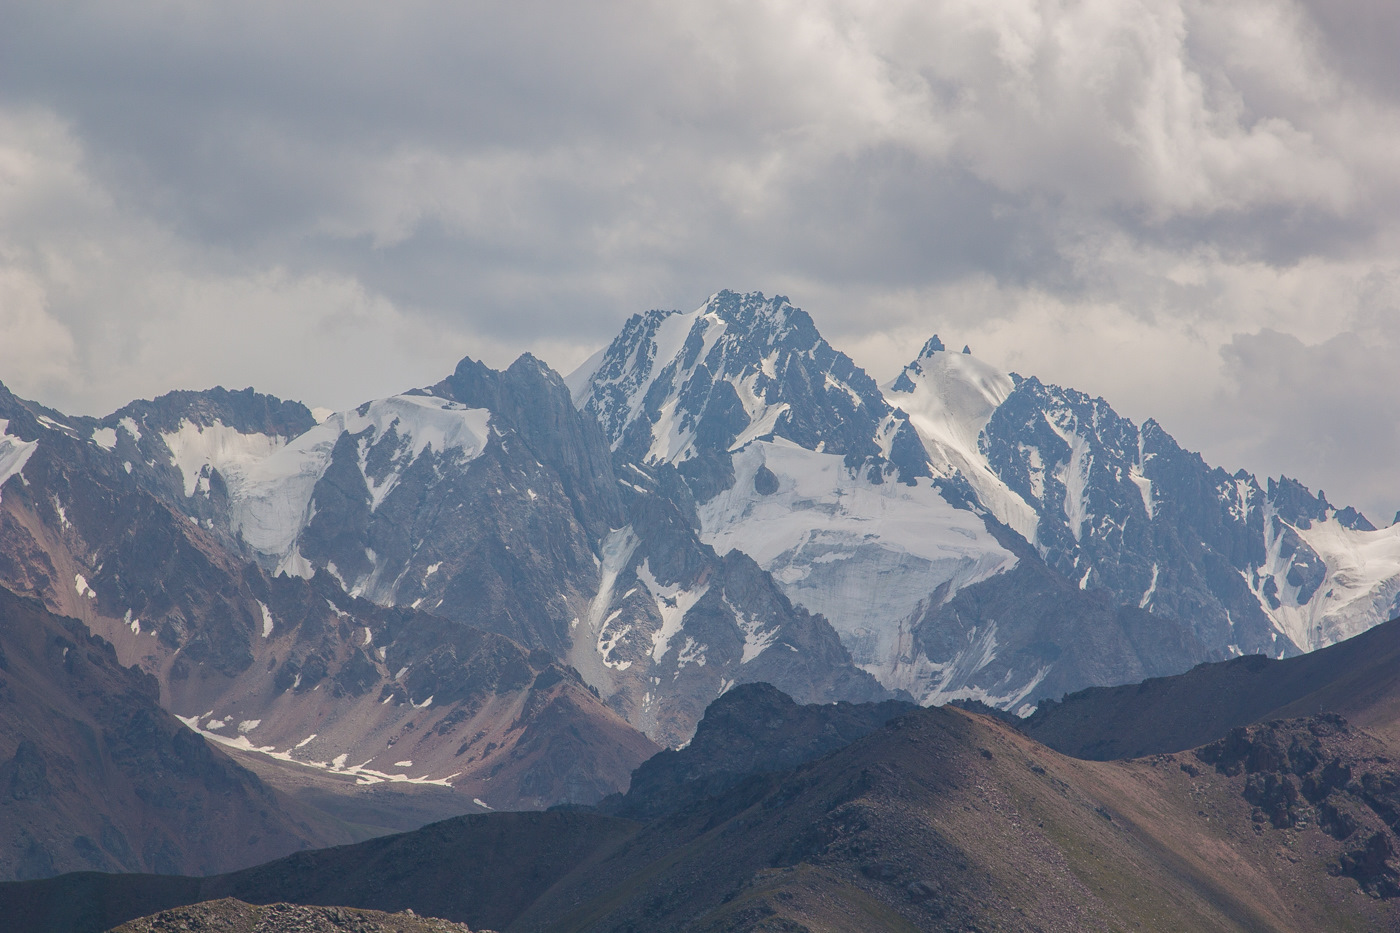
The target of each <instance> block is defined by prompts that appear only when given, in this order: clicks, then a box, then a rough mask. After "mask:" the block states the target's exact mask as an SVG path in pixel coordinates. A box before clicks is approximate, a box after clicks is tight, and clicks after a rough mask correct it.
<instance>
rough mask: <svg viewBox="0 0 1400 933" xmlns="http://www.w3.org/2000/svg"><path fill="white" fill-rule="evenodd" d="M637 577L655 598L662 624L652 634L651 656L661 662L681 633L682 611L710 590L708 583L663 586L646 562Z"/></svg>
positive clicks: (686, 609)
mask: <svg viewBox="0 0 1400 933" xmlns="http://www.w3.org/2000/svg"><path fill="white" fill-rule="evenodd" d="M637 579H639V580H640V581H641V582H642V584H643V585H644V586H645V587H646V588H647V590H648V591H649V592H650V593H651V595H652V596H653V597H654V598H655V599H656V611H657V612H658V613H660V614H661V627H660V628H659V629H657V630H656V631H655V632H652V635H651V658H652V660H653V661H660V660H661V659H662V657H664V656H665V654H666V651H667V650H668V649H669V647H670V645H671V639H672V638H675V637H676V635H677V634H678V633H679V632H680V630H681V626H682V623H683V621H684V619H685V614H686V613H687V612H689V611H690V608H691V607H692V606H694V605H695V604H696V603H697V602H699V601H700V598H701V597H702V596H704V595H705V593H706V592H708V591H709V585H708V584H706V585H703V586H700V587H697V588H696V589H693V590H691V589H686V588H685V587H683V586H681V585H680V584H679V583H672V584H669V585H666V586H662V585H661V584H660V583H658V582H657V580H656V577H655V576H654V575H653V574H652V572H651V566H650V564H649V562H648V561H643V562H642V565H641V566H640V567H638V568H637Z"/></svg>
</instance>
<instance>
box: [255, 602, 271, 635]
mask: <svg viewBox="0 0 1400 933" xmlns="http://www.w3.org/2000/svg"><path fill="white" fill-rule="evenodd" d="M258 608H259V609H261V610H262V637H263V638H268V637H270V636H271V635H272V610H271V609H268V608H267V603H265V602H263V601H262V600H261V599H260V600H258Z"/></svg>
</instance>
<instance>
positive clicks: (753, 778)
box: [0, 688, 1400, 933]
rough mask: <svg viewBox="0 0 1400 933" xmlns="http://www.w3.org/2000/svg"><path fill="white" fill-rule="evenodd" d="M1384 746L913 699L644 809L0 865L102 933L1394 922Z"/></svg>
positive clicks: (791, 719)
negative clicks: (1053, 720) (208, 926)
mask: <svg viewBox="0 0 1400 933" xmlns="http://www.w3.org/2000/svg"><path fill="white" fill-rule="evenodd" d="M750 691H751V692H753V693H754V694H755V697H756V702H755V704H754V708H755V709H756V710H764V711H765V713H764V715H777V716H778V717H779V718H781V719H784V720H785V721H786V722H787V723H788V724H793V723H796V724H797V726H798V727H799V728H796V729H794V730H793V731H792V733H791V734H787V731H786V730H785V729H778V730H775V731H776V732H777V733H778V735H779V742H778V744H779V745H783V744H784V743H787V744H788V745H789V747H795V746H797V745H800V744H802V743H800V742H795V741H793V737H794V736H800V735H802V734H809V733H805V732H804V730H809V729H810V727H811V725H812V724H813V723H816V722H820V721H821V720H820V719H819V718H816V717H821V716H822V715H824V714H823V712H822V711H823V710H830V709H831V708H830V707H817V708H813V707H797V706H795V705H794V706H792V707H791V708H786V707H785V706H784V704H783V703H782V701H781V700H780V699H779V698H778V697H775V696H772V695H770V694H768V692H767V691H766V690H764V689H762V688H750ZM736 706H737V704H735V703H734V701H733V700H732V699H731V700H730V702H729V703H728V704H725V703H723V702H718V703H716V704H712V706H711V711H712V712H713V713H714V714H715V716H716V719H715V721H714V723H713V724H712V725H711V726H710V727H709V728H708V729H707V730H706V731H707V732H713V733H714V734H715V735H719V734H721V733H723V732H724V731H726V730H733V734H736V735H743V734H745V732H746V731H748V730H752V729H753V728H754V727H755V725H762V716H760V717H756V719H755V720H754V721H750V720H749V719H747V718H746V717H744V716H743V715H742V710H741V709H739V708H736ZM785 709H786V713H784V712H783V711H784V710H785ZM850 712H851V711H850V710H847V711H845V715H847V716H849V714H850ZM825 715H827V716H830V715H831V713H829V712H828V713H826V714H825ZM733 717H737V718H738V720H739V722H738V723H737V726H736V725H735V724H732V723H731V724H730V725H727V726H726V725H724V723H725V721H726V719H729V718H733ZM707 718H708V717H707ZM837 728H839V727H837ZM819 732H821V733H825V732H826V729H825V724H823V725H822V728H821V729H820V730H819ZM749 734H751V735H757V734H759V733H753V732H751V731H750V732H749ZM754 747H755V748H759V749H762V748H763V743H762V742H755V743H754ZM702 749H703V746H702ZM720 751H721V752H722V751H723V750H722V749H721V750H720ZM696 755H697V756H700V757H703V756H702V755H701V752H700V751H697V753H696ZM741 757H742V756H738V757H736V758H734V759H732V760H731V761H738V760H740V758H741ZM1395 757H1396V756H1395V751H1394V749H1392V748H1391V747H1390V746H1388V745H1387V744H1386V743H1384V742H1383V741H1382V740H1380V739H1378V738H1376V737H1374V736H1371V735H1369V734H1367V733H1365V732H1362V731H1361V730H1359V729H1356V728H1354V727H1352V726H1350V725H1349V724H1348V723H1347V722H1346V721H1345V720H1344V719H1342V718H1341V717H1339V716H1336V715H1331V714H1329V715H1325V716H1318V717H1310V718H1304V719H1299V720H1294V721H1289V722H1280V723H1269V724H1261V725H1258V726H1253V727H1250V728H1249V729H1244V730H1238V731H1237V732H1235V733H1231V734H1230V735H1227V736H1226V737H1225V738H1224V739H1222V740H1220V741H1218V742H1216V743H1214V744H1212V745H1209V746H1206V747H1204V748H1202V749H1199V750H1197V751H1196V752H1193V753H1187V754H1182V755H1158V756H1154V757H1152V758H1149V759H1144V760H1138V761H1124V762H1093V761H1081V760H1076V759H1072V758H1067V757H1065V756H1063V755H1060V754H1058V753H1056V752H1055V751H1053V750H1051V749H1048V748H1046V747H1045V746H1043V745H1040V744H1038V743H1037V742H1035V741H1033V740H1031V739H1029V738H1027V737H1026V736H1024V735H1022V734H1021V733H1020V732H1018V731H1017V730H1016V729H1015V728H1013V727H1011V726H1010V725H1008V724H1006V723H1004V722H1000V721H998V720H995V719H992V718H990V717H985V716H979V715H975V714H971V713H967V712H964V711H960V710H955V709H948V708H941V709H940V708H934V709H915V710H913V711H910V712H908V713H905V714H903V715H898V716H896V717H895V718H893V719H892V720H890V721H888V722H886V723H885V724H883V725H881V726H879V727H877V728H874V729H873V730H871V731H868V732H867V733H866V734H864V735H862V736H860V737H859V738H857V739H855V740H854V741H853V742H851V743H850V744H848V745H846V746H845V747H842V748H839V749H837V750H835V751H833V752H830V753H828V754H826V755H823V756H821V757H818V758H815V759H813V760H809V761H807V762H805V763H802V764H799V765H797V766H796V767H792V768H789V769H787V770H782V771H765V770H754V771H750V773H748V774H745V775H740V776H738V777H737V779H736V780H734V782H733V783H732V784H730V785H729V786H728V787H726V788H724V789H723V790H721V791H718V792H713V793H711V792H706V791H703V790H701V791H696V790H694V789H689V788H687V787H686V782H685V781H684V779H681V778H677V777H676V773H675V771H674V769H672V770H669V771H668V770H666V769H661V768H659V766H653V768H656V769H657V770H656V773H657V774H659V775H665V776H666V780H664V781H660V782H658V785H657V786H662V787H665V786H669V787H671V788H672V789H673V790H676V792H677V793H678V794H679V795H683V796H685V798H686V799H685V800H684V801H683V802H682V803H681V804H680V805H679V806H677V807H675V808H673V809H671V810H670V811H669V812H666V813H664V814H663V815H661V816H659V817H657V818H654V819H652V820H651V821H650V822H647V823H642V822H638V821H634V820H627V819H620V818H617V817H613V816H608V815H606V814H602V813H598V812H590V811H587V810H577V809H574V810H556V811H551V812H546V813H494V814H482V815H474V816H467V817H461V818H457V819H453V820H448V821H445V822H442V823H437V824H434V825H432V826H429V827H425V828H424V829H421V830H417V831H415V832H411V833H404V834H401V835H398V836H391V837H384V838H380V839H374V840H370V841H368V842H364V843H359V844H356V845H353V846H342V847H339V848H335V849H326V850H321V851H316V852H304V853H299V854H297V855H294V856H291V857H288V858H285V859H281V860H278V861H276V862H272V863H269V864H267V865H263V866H260V867H258V868H254V869H249V870H245V871H241V872H237V873H234V874H229V875H223V876H216V877H210V878H188V877H169V876H150V875H146V876H131V875H125V876H123V875H102V874H96V873H88V874H80V875H66V876H62V877H59V878H53V879H47V880H44V881H38V882H30V883H25V884H8V885H0V916H5V917H7V918H8V919H9V920H10V922H11V924H12V925H11V927H10V928H11V929H14V930H15V931H17V933H23V931H29V930H35V931H38V930H44V931H53V933H58V931H74V933H97V931H100V930H103V929H107V928H109V927H111V926H113V925H114V924H116V923H119V922H124V921H126V920H128V919H130V918H134V917H138V916H143V915H146V914H150V913H153V912H155V911H157V910H161V909H169V908H172V907H176V906H180V905H184V904H193V903H197V902H201V901H208V900H211V899H218V898H227V897H232V898H237V899H238V900H240V901H244V902H248V903H273V902H286V903H293V904H319V905H335V906H339V907H353V908H358V909H374V910H382V911H389V912H397V911H403V910H405V909H407V908H411V909H412V910H413V911H414V912H415V914H417V915H419V916H420V917H421V916H429V917H441V918H444V919H447V920H451V921H453V922H457V923H466V924H468V925H469V926H470V927H471V928H473V929H478V928H490V929H496V930H502V931H507V933H509V931H543V933H565V931H580V933H581V931H618V933H621V931H629V930H630V931H636V930H649V931H650V930H655V931H670V930H676V931H679V930H691V931H694V930H703V931H759V930H762V931H772V930H786V931H792V933H801V931H804V930H808V931H811V930H823V929H842V930H846V929H851V930H863V931H866V930H869V931H884V930H889V931H909V930H944V929H951V930H968V929H979V930H995V929H1007V930H1012V929H1014V930H1031V929H1038V930H1042V931H1076V933H1077V931H1081V930H1112V929H1139V928H1140V929H1147V930H1154V929H1191V930H1299V931H1302V930H1309V931H1314V930H1332V929H1393V928H1396V926H1397V924H1400V898H1396V897H1395V894H1396V892H1397V891H1400V887H1397V884H1396V880H1397V878H1400V872H1397V869H1396V858H1395V853H1396V852H1397V851H1400V844H1397V842H1398V841H1400V837H1397V835H1396V829H1397V827H1400V791H1398V790H1397V789H1400V773H1397V770H1396V767H1395V765H1394V763H1393V762H1394V760H1395ZM667 760H670V761H671V762H676V761H684V760H685V757H684V756H683V755H682V754H680V753H671V754H669V755H667V756H665V757H663V758H662V761H663V762H664V761H667ZM749 760H750V761H752V762H754V763H756V764H757V765H759V766H761V765H762V763H763V755H756V756H751V757H750V758H749ZM731 766H732V764H730V765H727V766H725V767H721V768H718V769H716V770H714V771H712V772H710V773H709V774H705V773H701V774H700V775H699V777H698V778H697V780H698V781H700V782H701V783H705V782H708V781H710V780H711V779H712V778H713V775H714V774H721V773H724V772H725V771H726V770H727V767H731ZM642 770H643V769H639V774H640V773H641V771H642ZM700 770H701V771H702V772H703V770H704V769H700ZM729 773H730V775H731V776H732V775H733V772H729ZM726 780H728V778H726ZM643 783H645V782H643ZM677 789H678V790H677Z"/></svg>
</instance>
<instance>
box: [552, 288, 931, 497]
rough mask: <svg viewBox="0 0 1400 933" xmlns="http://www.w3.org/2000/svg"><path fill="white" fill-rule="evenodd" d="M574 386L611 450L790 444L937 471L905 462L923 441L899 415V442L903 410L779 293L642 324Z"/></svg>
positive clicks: (690, 453) (732, 295)
mask: <svg viewBox="0 0 1400 933" xmlns="http://www.w3.org/2000/svg"><path fill="white" fill-rule="evenodd" d="M567 381H568V383H569V385H570V387H571V389H572V391H573V392H574V393H575V395H574V398H575V402H576V404H578V406H579V407H580V408H582V409H584V410H585V411H587V412H589V413H591V414H592V415H594V417H596V418H597V419H598V421H599V423H600V424H601V425H602V427H603V430H604V433H605V434H606V435H607V437H608V439H609V441H610V443H611V444H612V446H613V449H615V450H621V451H623V452H625V453H627V454H629V455H631V456H633V457H635V458H637V459H638V460H642V461H645V462H653V463H654V462H670V463H677V464H681V463H685V462H687V461H691V460H694V459H696V458H697V457H699V458H701V459H703V456H702V455H716V454H726V453H729V452H732V451H736V450H738V449H740V448H742V447H743V446H745V445H746V444H749V443H751V442H753V441H756V440H762V439H773V438H782V439H784V440H786V441H789V442H791V443H793V444H796V445H797V446H799V447H803V448H806V449H808V450H814V451H821V452H825V453H836V454H841V455H843V456H846V457H850V458H854V459H855V460H861V459H863V458H866V457H878V456H882V455H883V456H886V457H887V458H888V459H889V460H891V461H893V462H894V463H895V465H896V466H897V467H898V468H899V469H900V472H901V476H902V477H903V478H905V479H908V478H911V477H913V476H916V475H928V471H927V467H926V465H925V464H924V463H923V462H922V459H923V458H922V454H921V453H918V454H916V455H915V456H914V457H913V458H908V457H906V458H905V459H908V460H909V462H904V460H902V459H901V454H909V453H910V452H911V449H912V448H913V447H917V442H916V441H915V440H914V439H913V433H912V431H911V430H908V429H907V425H903V416H902V415H901V416H898V420H900V422H901V425H903V426H904V427H905V429H906V430H905V431H904V434H905V435H907V437H906V438H905V439H904V443H902V444H901V443H900V439H899V438H898V437H895V436H893V435H891V432H890V426H889V425H886V424H885V422H886V421H887V420H888V419H889V418H890V416H891V415H894V414H895V413H894V412H893V410H892V409H891V408H890V407H889V405H887V404H886V403H885V400H884V397H883V396H882V395H881V394H880V390H879V387H878V386H877V385H876V384H875V381H874V380H873V379H871V378H870V376H869V375H868V374H867V373H866V372H865V371H864V370H863V369H861V368H860V367H858V366H856V365H855V363H853V362H852V361H851V359H850V358H849V357H847V356H846V355H845V354H844V353H839V352H837V351H836V350H834V349H833V348H832V347H831V345H830V344H828V343H827V342H826V341H825V340H824V339H823V338H822V336H821V334H820V333H818V332H817V328H816V325H814V324H813V323H812V319H811V318H810V317H808V315H807V314H806V313H805V312H803V311H802V310H801V309H799V308H795V307H793V306H792V304H791V303H790V302H789V301H788V300H787V299H786V298H784V297H782V296H774V297H772V298H767V297H765V296H764V295H763V294H761V293H759V292H751V293H748V294H744V295H741V294H738V293H736V292H731V291H722V292H717V293H716V294H715V295H713V296H711V298H710V299H709V300H708V301H706V303H705V304H704V305H702V306H701V307H699V308H697V309H696V310H694V311H692V312H689V313H688V314H682V313H679V312H665V311H652V312H649V313H647V314H645V315H637V316H634V317H633V318H632V319H631V320H629V321H628V322H627V324H626V325H625V326H624V328H623V331H622V333H621V334H619V335H618V337H617V339H616V340H614V341H613V342H612V344H611V345H610V346H609V347H608V348H607V349H606V350H605V351H603V352H602V353H601V354H600V355H599V356H595V357H594V359H592V360H590V361H589V362H588V363H586V364H584V366H583V367H580V369H579V370H578V371H576V372H575V373H574V374H573V375H571V376H570V377H569V379H568V380H567ZM898 427H899V426H896V428H898ZM894 433H895V434H898V433H899V432H898V431H897V430H896V431H895V432H894ZM887 435H888V436H887Z"/></svg>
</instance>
